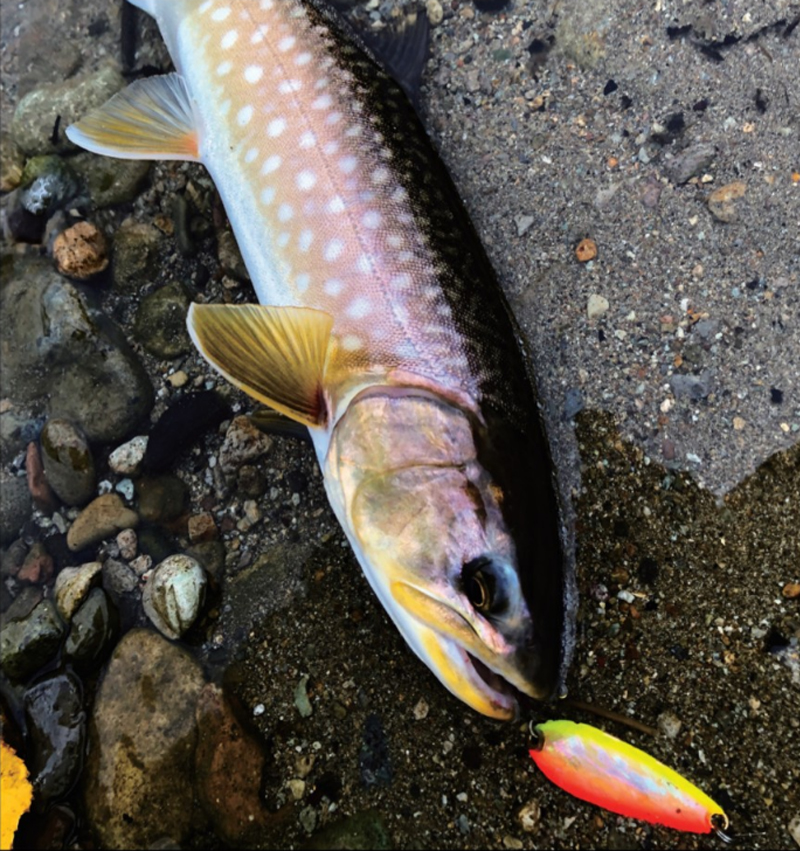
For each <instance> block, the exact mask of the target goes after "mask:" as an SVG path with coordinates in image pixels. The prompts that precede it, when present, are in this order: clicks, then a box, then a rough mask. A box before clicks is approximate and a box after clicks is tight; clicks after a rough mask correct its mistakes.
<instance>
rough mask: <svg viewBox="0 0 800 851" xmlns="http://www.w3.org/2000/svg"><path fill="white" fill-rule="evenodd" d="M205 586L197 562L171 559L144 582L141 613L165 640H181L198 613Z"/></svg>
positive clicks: (178, 556)
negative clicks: (142, 610)
mask: <svg viewBox="0 0 800 851" xmlns="http://www.w3.org/2000/svg"><path fill="white" fill-rule="evenodd" d="M206 584H207V578H206V573H205V571H204V570H203V568H202V567H201V566H200V564H199V562H197V561H196V560H195V559H193V558H191V557H190V556H187V555H182V554H181V555H173V556H170V557H169V558H166V559H164V561H162V562H161V563H160V564H159V565H158V566H157V567H156V568H155V569H154V570H153V572H152V574H151V575H150V577H149V578H148V580H147V584H146V585H145V587H144V594H143V595H142V605H143V606H144V612H145V614H146V615H147V617H148V618H150V620H151V621H152V622H153V624H154V625H155V627H156V628H157V629H158V630H159V631H160V632H161V633H163V634H164V635H165V636H166V637H167V638H173V639H175V638H180V637H181V636H182V635H183V634H184V633H185V632H186V631H187V630H188V629H189V628H190V627H191V625H192V624H193V623H194V622H195V620H196V618H197V615H198V614H199V613H200V609H201V607H202V605H203V602H204V600H205V592H206Z"/></svg>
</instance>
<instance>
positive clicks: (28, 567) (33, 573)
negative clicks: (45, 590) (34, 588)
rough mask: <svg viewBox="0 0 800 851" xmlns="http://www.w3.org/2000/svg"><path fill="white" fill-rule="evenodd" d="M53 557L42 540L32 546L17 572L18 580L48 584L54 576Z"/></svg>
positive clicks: (35, 583)
mask: <svg viewBox="0 0 800 851" xmlns="http://www.w3.org/2000/svg"><path fill="white" fill-rule="evenodd" d="M53 570H54V565H53V557H52V556H51V555H50V554H49V553H48V552H47V549H46V548H45V545H44V544H43V543H41V541H36V543H35V544H34V545H33V546H32V547H31V549H30V552H29V553H28V554H27V555H26V556H25V561H23V563H22V567H21V568H20V570H19V573H18V574H17V581H18V582H25V583H28V584H30V585H46V584H47V583H48V582H50V580H51V579H52V578H53Z"/></svg>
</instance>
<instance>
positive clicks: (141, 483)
mask: <svg viewBox="0 0 800 851" xmlns="http://www.w3.org/2000/svg"><path fill="white" fill-rule="evenodd" d="M135 488H136V496H137V497H138V500H139V514H140V515H141V517H142V519H143V520H145V521H147V522H148V523H168V522H169V521H170V520H174V519H175V518H176V517H178V516H180V515H181V514H182V513H183V511H184V507H185V505H186V499H187V497H188V492H189V489H188V488H187V486H186V483H185V482H184V481H183V479H181V478H179V477H178V476H173V475H172V474H170V473H167V474H165V475H163V476H145V477H143V478H141V479H137V480H136V483H135Z"/></svg>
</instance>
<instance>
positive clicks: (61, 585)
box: [53, 561, 103, 622]
mask: <svg viewBox="0 0 800 851" xmlns="http://www.w3.org/2000/svg"><path fill="white" fill-rule="evenodd" d="M102 569H103V563H102V562H100V561H91V562H87V563H86V564H82V565H81V566H80V567H65V568H62V570H61V571H60V572H59V574H58V576H57V577H56V584H55V588H54V589H53V596H54V598H55V603H56V608H57V609H58V612H59V614H60V615H61V617H62V618H64V620H65V621H67V622H69V621H70V620H72V616H73V615H74V614H75V612H76V611H77V610H78V607H79V606H80V605H81V604H82V603H83V601H84V600H85V599H86V597H87V596H88V594H89V591H90V590H91V588H92V586H93V585H95V584H97V582H98V581H99V577H100V572H101V571H102Z"/></svg>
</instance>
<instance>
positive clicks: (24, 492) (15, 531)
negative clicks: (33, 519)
mask: <svg viewBox="0 0 800 851" xmlns="http://www.w3.org/2000/svg"><path fill="white" fill-rule="evenodd" d="M30 515H31V495H30V492H29V491H28V483H27V481H26V480H25V479H23V478H21V477H20V476H11V475H9V474H8V473H7V472H6V471H5V470H0V544H8V543H9V542H10V541H13V540H14V538H16V537H18V536H19V530H20V527H21V526H22V525H23V524H24V523H25V521H26V520H27V519H28V518H29V517H30Z"/></svg>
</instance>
